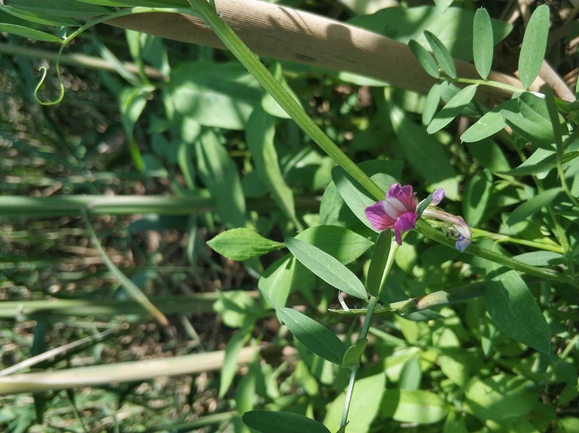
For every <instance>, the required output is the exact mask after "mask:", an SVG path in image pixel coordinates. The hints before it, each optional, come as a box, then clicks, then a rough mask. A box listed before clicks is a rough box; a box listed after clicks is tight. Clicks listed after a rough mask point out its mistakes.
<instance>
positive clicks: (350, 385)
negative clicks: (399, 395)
mask: <svg viewBox="0 0 579 433" xmlns="http://www.w3.org/2000/svg"><path fill="white" fill-rule="evenodd" d="M390 255H391V256H392V255H394V254H390ZM377 304H378V298H376V297H375V296H371V297H370V302H368V309H367V310H366V317H365V318H364V325H362V331H361V332H360V339H363V338H366V337H367V336H368V330H369V329H370V324H371V323H372V315H373V314H374V310H375V308H376V305H377ZM356 374H358V366H357V365H355V366H353V367H352V372H351V373H350V381H349V382H348V388H347V389H346V399H345V401H344V411H343V412H342V421H341V422H340V429H342V428H344V426H345V425H346V423H347V422H348V412H349V411H350V403H351V402H352V394H353V393H354V385H355V384H356Z"/></svg>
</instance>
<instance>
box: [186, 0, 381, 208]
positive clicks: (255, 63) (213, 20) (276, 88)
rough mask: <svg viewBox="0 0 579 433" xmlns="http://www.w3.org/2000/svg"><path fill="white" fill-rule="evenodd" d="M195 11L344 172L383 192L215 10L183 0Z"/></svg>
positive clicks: (374, 192) (372, 190)
mask: <svg viewBox="0 0 579 433" xmlns="http://www.w3.org/2000/svg"><path fill="white" fill-rule="evenodd" d="M187 1H188V2H189V3H190V4H191V6H192V7H193V8H195V11H196V12H198V13H199V15H201V17H202V18H203V19H204V20H205V21H206V22H207V23H208V24H209V26H210V27H211V28H212V29H213V31H214V32H215V34H216V35H217V36H218V37H219V39H221V41H222V42H223V44H224V45H225V46H226V47H227V48H228V49H229V51H231V52H232V53H233V55H234V56H235V57H236V58H237V59H238V60H239V61H240V62H241V64H242V65H243V66H245V68H246V69H247V70H248V71H249V72H250V73H251V74H252V75H253V76H254V77H255V78H256V80H257V81H258V82H259V83H260V84H261V85H262V86H263V88H264V89H265V90H266V91H267V92H268V93H269V94H270V95H271V96H272V97H273V99H275V101H276V102H277V103H278V104H279V105H280V106H281V107H282V108H283V109H284V110H285V111H286V113H288V114H289V115H290V117H291V118H292V119H293V120H294V122H296V123H297V125H298V126H299V127H300V128H301V129H302V130H303V131H304V132H305V133H306V134H307V135H308V136H309V137H310V138H311V139H312V140H313V141H314V142H315V143H316V144H317V145H318V146H320V148H321V149H322V150H323V151H324V152H326V153H327V154H328V155H329V156H330V157H331V158H332V159H333V160H334V161H335V162H336V164H338V165H340V166H341V167H342V168H344V170H346V172H348V173H349V174H350V175H351V176H352V177H353V178H354V179H356V180H357V181H358V182H359V183H360V185H362V186H363V187H364V188H365V189H366V190H367V191H368V192H370V193H371V194H372V195H373V196H374V197H375V198H376V199H377V200H381V199H383V198H384V191H382V189H381V188H380V187H379V186H378V185H376V184H375V183H374V182H373V181H372V180H371V179H370V178H369V177H368V175H366V173H364V172H363V171H362V170H361V169H360V168H359V167H358V166H357V165H356V164H354V162H353V161H352V160H351V159H350V158H348V157H347V156H346V155H345V154H344V152H342V151H341V150H340V149H339V148H338V146H336V144H335V143H334V142H333V141H332V140H330V138H329V137H328V136H327V135H326V134H325V133H324V132H323V131H322V130H321V129H320V128H319V127H318V125H316V123H315V122H314V121H313V120H312V119H311V118H310V117H309V116H308V114H307V113H306V112H305V111H304V109H303V108H302V107H301V105H299V104H298V103H297V102H296V101H295V100H294V99H293V98H292V96H291V95H290V94H289V93H288V92H287V91H286V90H285V89H284V88H283V87H282V86H280V84H279V83H278V82H277V81H276V79H275V78H274V77H273V75H271V73H270V72H269V71H268V70H267V68H266V67H265V66H263V64H262V63H261V62H260V61H259V59H258V58H257V56H256V55H255V54H253V52H252V51H251V50H250V49H249V48H248V47H247V45H245V44H244V43H243V41H242V40H241V39H239V37H238V36H237V35H236V34H235V32H234V31H233V30H232V29H231V28H230V27H229V26H228V25H227V24H226V23H225V22H224V21H223V20H222V19H221V18H220V17H219V16H218V15H217V14H216V13H215V11H214V10H213V9H212V8H211V5H210V4H209V3H207V1H206V0H187Z"/></svg>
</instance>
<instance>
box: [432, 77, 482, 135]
mask: <svg viewBox="0 0 579 433" xmlns="http://www.w3.org/2000/svg"><path fill="white" fill-rule="evenodd" d="M476 89H477V85H476V84H472V85H470V86H467V87H465V88H464V89H462V90H461V91H460V92H458V93H457V94H456V95H454V96H453V98H452V99H451V100H450V101H448V103H447V104H446V105H445V106H444V107H442V110H440V111H439V112H438V114H437V115H436V116H434V119H432V122H430V125H428V128H426V132H428V133H429V134H434V133H435V132H437V131H440V130H441V129H442V128H444V127H445V126H446V125H448V124H449V123H450V122H452V121H453V120H454V118H455V117H456V116H458V115H459V114H460V113H461V112H462V110H463V109H464V107H466V106H467V105H468V104H469V103H470V101H472V98H474V95H475V93H476Z"/></svg>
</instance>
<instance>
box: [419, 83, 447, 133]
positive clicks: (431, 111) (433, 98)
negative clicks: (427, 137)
mask: <svg viewBox="0 0 579 433" xmlns="http://www.w3.org/2000/svg"><path fill="white" fill-rule="evenodd" d="M441 87H442V83H436V84H434V85H433V86H432V87H431V88H430V90H429V91H428V94H427V95H426V98H425V99H424V109H423V110H422V124H423V125H428V124H429V123H430V122H431V121H432V119H433V118H434V115H435V114H436V111H437V110H438V104H440V96H441Z"/></svg>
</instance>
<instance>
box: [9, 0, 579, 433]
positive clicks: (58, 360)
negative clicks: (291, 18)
mask: <svg viewBox="0 0 579 433" xmlns="http://www.w3.org/2000/svg"><path fill="white" fill-rule="evenodd" d="M281 3H284V4H287V5H289V6H291V7H296V8H300V9H304V10H310V11H313V12H316V13H319V14H321V15H323V16H328V17H332V18H335V19H338V20H340V21H349V22H350V23H352V24H354V25H357V26H360V27H363V28H367V29H369V30H372V31H375V32H377V33H379V34H383V35H385V36H388V37H390V38H393V39H397V40H399V41H401V42H404V43H409V46H410V48H411V50H412V52H413V53H414V54H415V55H416V57H417V58H418V60H419V61H420V63H421V64H422V65H423V67H424V68H425V70H426V71H427V72H428V73H430V74H431V75H432V76H435V77H436V78H439V79H440V80H439V82H438V83H437V84H435V85H434V86H433V87H432V89H431V90H430V92H429V93H428V95H419V94H418V93H414V92H411V91H408V90H402V89H397V88H393V87H389V86H385V85H384V83H381V82H377V81H376V80H375V79H371V78H368V77H361V76H356V75H353V74H350V73H348V71H331V70H320V69H316V68H311V67H306V66H303V65H297V64H292V63H289V62H280V61H276V60H272V59H265V58H264V59H261V61H262V63H263V65H265V67H266V68H267V69H268V70H269V72H271V74H272V75H273V77H275V79H276V80H272V81H271V83H272V84H271V86H272V88H273V91H274V92H273V93H274V95H273V96H274V97H272V95H270V94H269V93H267V92H266V91H265V90H264V88H263V87H262V85H263V80H267V79H268V78H267V76H266V75H264V74H262V73H258V75H257V78H256V76H253V75H252V74H250V73H249V72H248V71H247V69H246V67H245V66H247V65H245V66H244V65H242V64H240V62H239V61H238V60H236V59H235V57H234V56H233V55H232V54H231V53H229V52H225V51H217V50H213V49H210V48H207V47H200V46H193V45H186V44H181V43H177V42H173V41H168V40H161V39H160V38H158V37H155V36H152V35H148V34H144V33H138V32H134V31H123V30H120V29H116V28H112V27H109V26H106V25H105V24H99V25H97V26H95V27H90V29H89V30H88V31H87V32H84V33H82V34H80V35H79V36H78V37H77V38H75V39H74V40H72V42H71V43H70V44H69V45H68V46H67V47H66V49H64V51H63V53H64V54H63V55H62V57H61V58H60V64H61V65H62V66H61V68H60V69H58V74H55V73H54V72H53V71H54V60H55V58H56V54H57V52H58V45H57V44H55V43H57V42H60V41H61V40H62V39H61V38H63V37H66V36H65V35H67V36H70V35H71V34H72V32H73V31H74V30H75V29H76V28H77V27H78V26H79V20H80V22H84V20H85V19H89V18H94V17H95V16H100V15H101V14H104V15H106V14H109V13H110V12H112V11H115V13H117V14H119V13H120V14H123V13H125V12H126V13H128V12H127V11H128V9H122V8H121V9H116V7H133V6H138V7H152V6H156V5H161V6H166V7H172V8H180V9H179V10H180V11H181V12H187V13H189V12H190V9H189V4H188V2H187V1H181V0H166V1H132V0H125V1H122V2H117V1H112V0H111V1H108V0H100V1H97V0H90V1H89V0H83V1H74V0H54V1H50V2H43V1H28V0H11V1H9V0H5V1H4V2H3V4H2V5H1V7H0V31H2V32H3V33H2V36H1V38H2V41H1V43H0V53H2V55H1V57H0V66H1V69H0V80H1V82H0V86H1V88H2V92H1V96H0V99H1V102H2V103H1V106H0V121H1V122H2V123H1V126H0V152H1V153H0V173H1V176H2V196H0V216H2V219H1V220H0V232H1V233H2V236H1V237H0V239H1V241H0V299H1V302H0V319H2V322H1V328H0V343H1V344H0V353H1V355H2V358H1V365H2V368H3V369H2V370H0V426H2V428H3V430H5V431H9V432H25V431H43V432H44V431H75V432H77V431H78V432H80V431H127V432H133V431H134V432H137V431H167V432H177V431H199V432H217V431H219V432H222V431H235V432H247V431H251V430H250V427H251V428H253V429H255V430H254V431H264V432H265V431H276V432H282V431H288V432H299V431H301V432H303V431H312V432H327V431H328V430H329V431H332V432H337V431H339V429H340V428H341V427H342V425H343V419H342V414H343V410H344V407H345V406H348V405H349V416H348V421H349V424H348V426H347V429H346V431H348V432H352V433H364V432H384V431H388V432H390V431H392V432H394V431H396V432H397V431H411V432H440V431H443V432H445V433H446V432H448V433H450V432H459V433H460V432H527V431H528V432H574V431H577V430H579V412H578V410H577V407H578V404H577V403H578V402H579V399H578V394H579V392H578V377H577V366H578V365H579V354H578V349H579V337H578V334H577V330H578V322H579V320H578V304H579V302H578V300H579V296H578V294H579V293H578V292H579V289H578V287H579V284H578V280H577V271H576V267H577V264H578V263H577V256H578V253H579V249H578V247H577V245H578V236H579V230H578V226H577V224H578V215H579V213H578V211H579V206H578V202H577V197H578V196H579V176H577V173H578V172H579V170H578V168H579V164H578V161H579V158H577V156H579V149H578V146H579V144H578V143H579V142H578V141H577V133H576V128H575V127H576V123H577V105H576V103H575V102H573V101H565V100H563V99H561V98H560V97H559V96H560V95H557V97H555V96H553V92H552V91H550V90H549V89H548V88H543V89H541V91H542V93H541V94H537V93H532V92H522V93H516V94H515V97H513V98H512V99H508V100H505V101H501V102H502V103H500V104H497V103H491V102H488V101H483V102H485V103H483V102H480V101H479V100H478V99H475V98H474V96H475V93H476V92H477V91H479V90H480V88H481V87H483V86H485V85H491V86H492V85H494V84H493V83H489V82H485V80H486V79H487V76H488V74H489V71H490V69H491V66H492V67H493V68H495V69H500V70H503V71H504V72H507V73H512V72H513V69H512V68H511V69H509V68H510V67H511V66H512V64H511V62H512V59H509V58H505V56H504V55H501V54H500V53H501V49H507V48H509V49H515V48H513V47H518V46H519V44H521V43H522V47H521V48H520V60H518V64H517V65H515V69H517V67H518V69H519V76H520V79H521V81H522V82H523V84H524V85H525V86H526V87H528V86H530V85H531V83H532V82H533V81H534V78H535V77H536V76H537V74H538V73H539V68H540V66H541V63H542V60H543V57H544V56H545V55H546V58H547V60H549V61H550V62H551V63H552V65H553V66H554V68H555V70H556V72H558V73H559V74H560V75H565V74H567V73H568V72H570V71H571V70H572V65H574V64H575V63H576V58H577V55H576V53H575V52H570V53H565V52H564V48H565V47H567V46H569V44H571V41H572V39H573V37H575V36H576V35H577V34H578V33H579V27H578V25H577V22H576V20H575V16H574V15H571V18H566V19H567V21H566V22H565V23H564V24H565V26H564V27H562V28H563V29H564V31H562V32H560V33H564V34H563V36H560V35H559V39H557V40H556V42H551V43H550V44H549V45H547V38H548V36H549V32H548V30H547V29H548V25H549V23H550V25H551V28H552V29H553V28H556V27H557V26H558V25H562V24H563V20H564V19H565V18H562V17H564V16H565V13H566V11H567V5H566V4H565V3H564V2H560V3H554V4H552V5H551V6H550V7H547V6H541V7H538V5H537V4H533V5H532V9H533V10H535V13H534V14H533V15H532V17H531V19H530V21H529V22H528V28H529V30H527V32H525V31H524V28H523V26H522V24H521V23H520V22H516V23H515V25H514V26H510V25H508V24H506V23H505V22H504V21H501V18H504V16H501V14H500V12H501V11H500V10H498V9H500V8H497V10H494V9H493V7H495V6H493V5H492V4H489V5H488V12H489V15H490V16H492V17H493V20H492V21H491V20H490V19H489V15H485V14H484V12H481V11H480V10H479V11H476V9H475V8H476V7H477V6H479V5H478V3H474V2H470V1H465V2H452V1H446V2H445V1H436V2H434V4H432V5H426V6H415V5H413V4H412V2H409V4H399V5H396V7H391V8H385V9H381V10H378V11H377V12H375V13H370V12H369V11H364V10H362V9H363V8H362V7H361V6H358V8H356V7H353V8H351V9H350V8H348V7H346V6H344V4H348V2H343V3H340V2H316V1H310V2H305V1H303V2H302V1H291V2H281ZM451 3H452V4H451ZM483 6H485V5H483ZM111 8H112V9H111ZM475 11H476V12H475ZM132 12H135V10H133V11H132ZM173 12H174V11H173ZM218 12H219V10H218ZM567 12H568V11H567ZM195 13H196V14H197V15H199V14H201V15H202V16H203V17H204V18H205V19H206V20H207V22H211V24H213V28H214V30H215V31H216V32H217V33H218V34H220V33H219V32H221V31H222V29H221V27H218V26H217V25H216V24H214V23H218V21H210V20H209V16H205V15H204V13H205V12H203V9H198V10H196V12H195ZM570 13H575V12H570ZM212 17H213V18H212V19H215V20H217V18H216V16H214V15H212ZM97 20H99V19H98V18H97ZM87 27H88V26H87ZM223 32H224V34H227V33H226V29H223ZM551 35H552V32H551ZM473 41H474V47H475V49H474V50H473ZM496 44H499V45H498V47H497V48H495V51H494V53H493V46H494V45H496ZM542 46H545V47H546V52H545V53H544V52H543V51H542V50H541V49H540V48H541V47H542ZM234 48H236V46H234ZM242 48H243V47H240V48H239V49H240V50H241V49H242ZM430 52H432V53H433V56H432V55H431V54H430ZM562 52H563V54H564V55H561V53H562ZM493 54H494V56H493ZM344 55H345V56H347V53H344ZM452 58H454V59H460V60H464V61H474V63H475V66H476V70H477V71H478V73H479V75H480V76H481V79H480V80H476V81H472V80H471V81H467V80H462V81H461V77H460V74H457V72H456V70H455V66H454V63H453V62H452ZM48 60H50V65H51V66H52V68H51V69H50V70H49V72H48V74H47V77H46V80H45V81H44V83H43V84H42V86H40V87H39V88H37V85H38V82H39V80H40V79H41V75H42V73H41V72H38V67H39V66H45V65H46V64H47V63H48ZM257 63H259V62H257ZM254 66H255V65H254ZM250 67H251V64H250ZM256 67H257V66H256ZM260 74H261V75H260ZM455 77H457V80H458V81H457V80H455ZM457 84H460V85H461V86H462V87H463V89H462V90H460V87H459V86H457ZM61 85H62V89H63V90H64V92H65V93H64V98H63V99H62V101H60V103H59V104H57V105H41V104H39V103H38V102H37V100H36V99H35V97H36V98H38V99H39V100H40V101H45V102H46V101H56V100H58V96H59V90H60V88H61ZM465 86H466V87H465ZM499 87H500V86H499ZM502 87H503V90H504V88H505V86H502ZM507 87H508V86H507ZM280 88H281V89H285V90H286V91H288V92H289V96H288V95H286V96H288V97H287V98H286V99H287V103H288V104H292V103H293V104H294V105H295V107H296V109H299V107H300V106H301V107H303V108H304V109H305V112H306V113H307V115H308V116H309V118H311V121H312V122H311V125H310V126H308V125H307V124H306V123H304V122H306V121H309V120H307V119H306V118H305V116H304V119H303V120H300V119H301V118H299V117H296V114H295V113H294V112H291V111H289V110H286V111H287V113H286V111H284V110H283V109H282V108H281V107H280V106H279V105H278V102H282V101H280V100H279V98H280V95H282V93H281V92H282V91H281V90H280ZM268 90H270V89H269V88H268ZM506 90H509V89H508V88H507V89H506ZM510 90H512V89H510ZM276 92H277V93H276ZM572 93H573V92H572ZM282 96H283V95H282ZM274 98H277V99H274ZM276 100H277V101H278V102H276ZM296 103H297V104H296ZM441 106H442V108H441ZM284 108H285V107H284ZM288 113H289V115H288ZM292 118H293V119H292ZM296 122H298V124H300V127H302V128H303V129H305V130H306V131H307V132H308V133H307V134H304V132H303V131H302V130H301V129H300V128H299V127H298V126H297V125H296ZM300 122H301V123H300ZM304 125H306V127H305V128H304ZM471 125H472V126H471ZM316 127H318V128H319V129H320V130H321V131H320V132H319V133H318V132H316V131H317V130H316ZM307 128H310V129H307ZM328 138H329V139H328ZM330 140H332V141H333V142H334V143H335V144H336V145H337V148H335V149H334V148H333V147H332V143H331V141H330ZM318 145H320V146H321V148H320V147H319V146H318ZM328 152H329V155H331V156H328ZM332 152H334V153H332ZM346 157H348V158H349V159H351V160H352V161H353V162H354V163H355V164H356V165H355V166H354V165H353V164H352V166H350V165H349V164H351V163H350V162H349V160H347V158H346ZM356 170H358V171H356ZM370 179H371V180H370ZM372 182H373V183H372ZM395 182H400V183H402V184H410V185H412V186H413V187H414V190H415V191H416V192H417V195H418V197H419V198H420V199H422V198H426V197H427V195H428V194H429V193H432V192H433V191H434V190H435V189H436V188H444V190H445V192H446V199H445V202H444V203H442V204H441V207H444V209H445V210H446V211H447V212H450V213H452V214H455V215H462V216H463V217H464V218H465V220H466V221H467V222H468V223H469V224H470V225H471V227H473V233H474V241H473V244H472V246H471V247H469V249H468V250H467V253H463V254H461V253H460V252H458V251H457V250H456V249H454V248H453V244H454V241H452V242H451V240H447V239H445V237H444V235H443V234H442V232H441V231H440V228H441V227H440V224H439V225H436V224H434V225H433V226H431V225H429V224H427V223H425V222H421V223H420V224H419V226H418V229H417V230H416V231H412V232H410V233H408V235H407V236H406V237H405V238H404V243H403V244H402V245H401V246H400V247H399V248H398V249H397V250H396V251H395V254H396V255H395V256H394V255H392V257H393V260H394V262H393V263H386V262H385V261H384V260H383V259H384V256H386V255H387V254H388V251H390V252H392V250H391V249H388V247H387V246H385V245H387V244H386V243H384V244H380V243H379V242H387V239H386V235H384V238H385V239H386V240H384V239H383V240H382V241H381V240H380V238H378V239H377V238H376V233H375V232H374V231H372V229H371V227H369V224H368V222H367V220H365V218H364V216H363V209H364V207H365V206H366V205H368V204H371V203H373V202H374V201H376V200H377V199H379V198H382V197H377V195H382V196H383V191H384V190H386V189H387V188H388V187H389V186H390V185H391V184H393V183H395ZM376 191H378V192H379V193H380V194H377V193H376ZM217 235H219V236H217ZM208 246H209V247H211V248H208ZM288 250H289V251H288ZM378 252H380V254H379V253H378ZM392 254H394V252H392ZM233 260H235V261H233ZM238 262H242V263H238ZM390 265H392V268H391V270H390V267H389V266H390ZM372 279H374V281H373V280H372ZM382 279H384V281H382ZM371 281H372V282H371ZM375 281H378V282H377V283H376V282H375ZM382 282H384V283H385V284H384V286H383V288H381V287H382V286H381V283H382ZM379 286H380V288H377V287H379ZM336 288H338V289H339V290H340V291H342V292H344V293H346V294H347V295H348V296H347V297H346V299H345V302H346V304H347V305H349V308H351V309H352V311H349V312H347V311H343V309H342V307H341V306H340V303H339V302H338V292H336ZM366 290H368V291H369V292H370V294H371V295H373V296H372V298H371V300H370V302H369V303H368V298H367V296H366ZM374 296H375V297H376V298H374ZM375 305H377V306H376V310H375V311H374V314H375V316H374V318H373V320H372V321H371V320H370V318H371V317H372V316H371V314H372V312H370V315H369V316H367V319H366V321H365V323H364V326H362V324H361V321H360V317H359V315H363V314H367V311H366V310H367V309H371V310H372V309H373V307H374V306H375ZM290 331H291V332H290ZM366 333H367V335H366ZM360 335H362V336H363V337H364V338H361V339H360V338H359V337H360ZM148 359H162V360H163V362H161V363H158V364H156V363H150V362H149V363H148V362H146V360H148ZM129 361H131V362H134V364H125V363H127V362H129ZM238 364H241V365H242V366H241V369H240V367H239V365H238ZM75 368H76V369H77V370H73V369H75ZM352 370H354V372H355V371H357V373H358V374H357V379H356V381H355V383H354V382H352V384H351V385H349V384H348V380H349V377H350V375H351V371H352ZM35 374H36V375H35ZM167 376H169V377H170V379H167ZM349 391H351V392H353V393H352V394H351V395H350V396H348V395H349V394H348V392H349ZM350 398H351V400H350ZM348 402H349V403H348ZM262 410H266V411H267V412H266V413H264V412H260V411H262ZM306 417H307V418H306ZM308 418H309V419H308ZM314 420H316V421H314Z"/></svg>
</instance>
